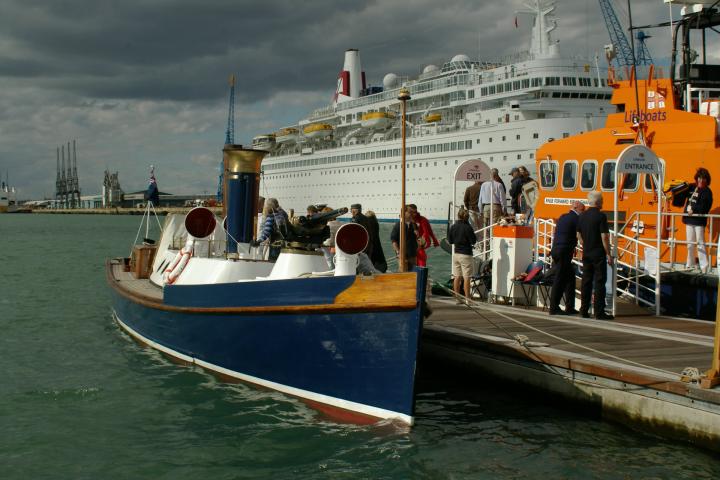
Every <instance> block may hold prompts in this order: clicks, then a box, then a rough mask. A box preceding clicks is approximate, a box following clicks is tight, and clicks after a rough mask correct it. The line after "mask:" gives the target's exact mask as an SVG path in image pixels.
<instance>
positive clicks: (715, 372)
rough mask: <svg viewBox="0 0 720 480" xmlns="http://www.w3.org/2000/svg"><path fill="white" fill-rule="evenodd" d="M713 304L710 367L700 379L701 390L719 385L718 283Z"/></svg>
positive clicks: (719, 288) (719, 286)
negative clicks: (712, 336)
mask: <svg viewBox="0 0 720 480" xmlns="http://www.w3.org/2000/svg"><path fill="white" fill-rule="evenodd" d="M715 303H717V308H716V309H715V342H714V343H713V345H714V346H713V358H712V367H710V370H708V371H707V372H705V376H704V377H703V378H701V379H700V386H701V387H702V388H713V387H715V386H716V385H720V282H718V298H717V300H716V301H715Z"/></svg>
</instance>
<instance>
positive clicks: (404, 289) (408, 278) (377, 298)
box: [335, 272, 417, 309]
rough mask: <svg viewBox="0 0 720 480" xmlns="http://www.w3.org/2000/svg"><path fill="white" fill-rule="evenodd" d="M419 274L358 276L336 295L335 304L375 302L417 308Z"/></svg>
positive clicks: (376, 303)
mask: <svg viewBox="0 0 720 480" xmlns="http://www.w3.org/2000/svg"><path fill="white" fill-rule="evenodd" d="M416 290H417V274H415V273H412V272H410V273H393V274H392V275H373V276H358V277H356V278H355V281H354V282H353V284H352V285H351V286H350V288H348V289H347V290H345V291H343V292H340V293H339V294H338V295H337V296H336V297H335V305H348V304H357V303H362V304H368V305H369V304H373V305H393V306H396V307H400V308H405V309H411V308H415V306H416V304H417V301H416V295H415V293H416Z"/></svg>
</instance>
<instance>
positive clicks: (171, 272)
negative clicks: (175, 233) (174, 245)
mask: <svg viewBox="0 0 720 480" xmlns="http://www.w3.org/2000/svg"><path fill="white" fill-rule="evenodd" d="M192 254H193V239H192V238H188V240H187V242H185V246H184V247H183V248H182V249H180V251H179V252H178V253H177V255H175V258H173V261H172V262H170V264H168V266H167V268H166V269H165V271H164V272H163V283H164V284H166V285H172V284H173V283H175V280H177V279H178V277H179V276H180V274H181V273H182V272H183V270H185V266H186V265H187V264H188V262H189V261H190V257H192Z"/></svg>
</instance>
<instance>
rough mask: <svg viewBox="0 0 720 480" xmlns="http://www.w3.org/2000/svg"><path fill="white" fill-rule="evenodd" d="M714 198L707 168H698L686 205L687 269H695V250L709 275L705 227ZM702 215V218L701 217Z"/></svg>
mask: <svg viewBox="0 0 720 480" xmlns="http://www.w3.org/2000/svg"><path fill="white" fill-rule="evenodd" d="M712 203H713V198H712V191H711V190H710V172H708V171H707V169H706V168H702V167H701V168H698V169H697V172H696V173H695V185H694V189H693V192H692V194H691V195H690V198H688V200H687V203H686V204H685V216H684V217H683V219H682V220H683V223H684V224H685V234H686V237H685V238H686V239H687V242H688V243H687V251H688V256H687V262H686V263H685V265H686V266H687V268H694V267H695V248H696V246H697V256H698V261H699V263H700V271H701V272H702V273H708V271H709V269H710V268H709V267H710V262H709V261H708V255H707V249H706V248H705V226H706V225H707V217H705V216H704V215H706V214H707V213H709V212H710V208H711V207H712ZM701 215H702V216H701Z"/></svg>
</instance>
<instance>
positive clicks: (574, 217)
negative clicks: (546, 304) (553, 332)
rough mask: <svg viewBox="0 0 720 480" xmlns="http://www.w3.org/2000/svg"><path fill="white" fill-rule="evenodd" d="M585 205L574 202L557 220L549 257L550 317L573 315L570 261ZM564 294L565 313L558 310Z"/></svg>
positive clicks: (573, 295)
mask: <svg viewBox="0 0 720 480" xmlns="http://www.w3.org/2000/svg"><path fill="white" fill-rule="evenodd" d="M583 211H585V205H583V204H582V202H580V201H577V200H576V201H574V202H573V203H572V208H571V209H570V211H569V212H568V213H566V214H564V215H563V216H561V217H560V218H559V219H558V222H557V226H556V227H555V237H554V238H553V244H552V250H551V251H550V255H551V256H552V259H553V269H554V270H555V278H554V280H553V286H552V290H550V315H561V314H563V313H564V314H565V315H574V314H576V313H577V310H575V269H574V268H573V264H572V260H573V255H574V254H575V247H576V246H577V225H578V219H579V218H580V214H581V213H583ZM563 294H565V312H563V311H562V310H560V298H561V297H562V296H563Z"/></svg>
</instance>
